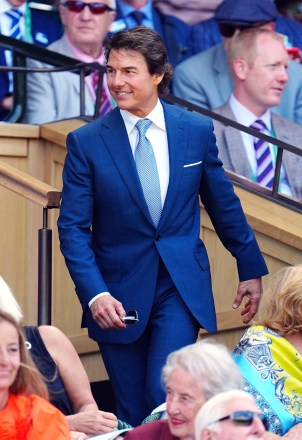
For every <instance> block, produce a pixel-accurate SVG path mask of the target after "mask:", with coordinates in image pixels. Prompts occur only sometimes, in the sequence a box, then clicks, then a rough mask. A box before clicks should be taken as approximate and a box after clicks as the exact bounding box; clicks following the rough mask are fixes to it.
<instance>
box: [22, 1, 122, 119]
mask: <svg viewBox="0 0 302 440" xmlns="http://www.w3.org/2000/svg"><path fill="white" fill-rule="evenodd" d="M115 7H116V5H115V0H103V1H102V3H96V2H94V0H83V1H75V0H68V1H65V0H61V3H60V6H59V11H60V17H61V20H62V23H63V25H64V34H63V37H62V38H60V39H59V40H57V41H55V42H54V43H52V44H50V45H49V46H48V49H50V50H52V51H54V52H58V53H61V54H63V55H67V56H69V57H71V58H76V59H78V60H80V61H82V62H86V63H90V62H96V63H99V64H102V65H103V64H104V62H105V60H104V55H103V47H102V43H103V40H104V39H105V37H106V35H107V33H108V31H109V28H110V26H111V23H112V22H113V20H114V18H115ZM28 67H32V68H46V67H50V66H49V65H47V64H43V63H41V62H39V61H35V60H30V61H29V63H28ZM94 86H95V84H94V81H93V74H92V75H89V76H87V77H86V78H85V114H86V115H89V116H91V115H93V114H94V110H95V99H96V89H95V87H94ZM104 90H105V91H104V94H103V95H102V99H106V98H107V99H108V100H109V104H108V109H109V110H111V109H112V108H113V105H114V104H113V103H112V105H111V106H110V103H111V101H110V100H111V98H110V93H109V90H108V88H107V83H106V81H105V83H104ZM101 105H102V101H101ZM79 114H80V78H79V75H76V74H75V73H71V72H59V73H57V72H55V73H41V72H40V73H31V74H28V78H27V108H26V113H25V117H24V120H23V122H27V123H31V124H43V123H45V122H52V121H56V120H61V119H67V118H73V117H77V116H79Z"/></svg>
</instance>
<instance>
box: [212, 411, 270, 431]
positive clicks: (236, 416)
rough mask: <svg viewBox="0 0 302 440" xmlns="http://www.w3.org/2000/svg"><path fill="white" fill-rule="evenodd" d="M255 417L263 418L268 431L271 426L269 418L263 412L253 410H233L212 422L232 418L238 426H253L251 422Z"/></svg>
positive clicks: (262, 420)
mask: <svg viewBox="0 0 302 440" xmlns="http://www.w3.org/2000/svg"><path fill="white" fill-rule="evenodd" d="M254 417H258V418H259V419H260V420H261V422H262V423H263V426H264V428H265V430H266V431H267V430H268V428H269V423H268V420H267V418H266V417H265V416H264V415H263V414H261V413H260V414H258V413H255V412H252V411H236V412H233V413H232V414H230V415H229V416H226V417H222V418H221V419H219V420H216V422H211V424H213V423H217V422H222V421H223V420H228V419H229V420H232V422H233V423H234V424H235V425H238V426H251V424H252V423H253V420H254Z"/></svg>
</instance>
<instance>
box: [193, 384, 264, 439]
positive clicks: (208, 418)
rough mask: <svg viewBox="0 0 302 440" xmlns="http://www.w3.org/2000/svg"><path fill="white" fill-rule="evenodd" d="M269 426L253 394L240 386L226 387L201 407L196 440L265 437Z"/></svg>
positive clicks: (197, 420) (196, 424)
mask: <svg viewBox="0 0 302 440" xmlns="http://www.w3.org/2000/svg"><path fill="white" fill-rule="evenodd" d="M266 426H267V420H266V419H265V416H264V415H263V414H262V413H261V412H260V411H259V408H258V407H257V405H256V404H255V401H254V399H253V397H252V396H251V395H250V394H248V393H246V392H245V391H241V390H231V391H225V392H223V393H220V394H216V396H214V397H212V398H211V399H210V400H208V401H207V402H206V403H205V404H204V405H203V406H202V408H201V409H200V410H199V412H198V414H197V416H196V423H195V440H234V439H236V440H250V439H253V440H256V439H264V438H266V437H265V431H266V428H265V427H266Z"/></svg>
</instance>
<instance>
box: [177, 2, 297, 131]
mask: <svg viewBox="0 0 302 440" xmlns="http://www.w3.org/2000/svg"><path fill="white" fill-rule="evenodd" d="M277 15H278V12H277V10H276V7H275V6H274V3H273V2H272V1H271V0H253V1H250V0H224V1H223V3H222V4H221V5H220V6H218V8H217V9H216V11H215V20H216V21H217V22H218V23H219V25H220V31H221V33H222V35H223V42H221V43H219V44H217V45H216V46H214V47H211V48H210V49H208V50H206V51H204V52H201V53H198V54H196V55H194V56H192V57H190V58H189V59H187V60H185V61H184V62H182V63H181V64H179V65H178V66H177V67H176V69H175V73H174V80H173V93H174V94H175V95H176V96H179V97H180V98H182V99H185V100H186V101H189V102H191V103H193V104H196V105H198V106H200V107H203V108H206V109H209V110H211V109H214V108H217V107H219V106H221V105H222V104H224V103H225V102H226V101H227V100H228V99H229V97H230V94H231V91H232V88H233V84H232V78H231V76H230V72H229V70H228V67H227V59H226V50H227V48H228V46H229V44H230V40H231V37H232V36H233V35H234V33H235V32H238V31H240V30H242V29H246V28H249V27H264V28H267V29H270V30H274V28H275V22H276V19H277ZM279 32H280V30H279ZM213 33H214V30H213V28H212V27H211V29H210V32H209V33H206V32H205V35H213ZM301 35H302V33H301ZM288 76H289V80H288V83H287V85H286V88H285V90H284V93H283V95H282V99H281V101H280V104H279V105H278V106H277V107H276V108H275V109H274V111H276V113H278V114H279V115H281V116H283V117H285V118H287V119H290V120H291V121H294V122H296V123H298V124H302V65H301V64H299V63H297V62H295V61H290V63H289V68H288Z"/></svg>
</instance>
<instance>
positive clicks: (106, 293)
mask: <svg viewBox="0 0 302 440" xmlns="http://www.w3.org/2000/svg"><path fill="white" fill-rule="evenodd" d="M104 295H110V293H109V292H102V293H99V294H98V295H96V296H94V297H93V298H92V299H91V300H90V301H89V303H88V306H89V308H90V307H91V305H92V303H93V302H94V301H95V300H96V299H97V298H99V297H100V296H104Z"/></svg>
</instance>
